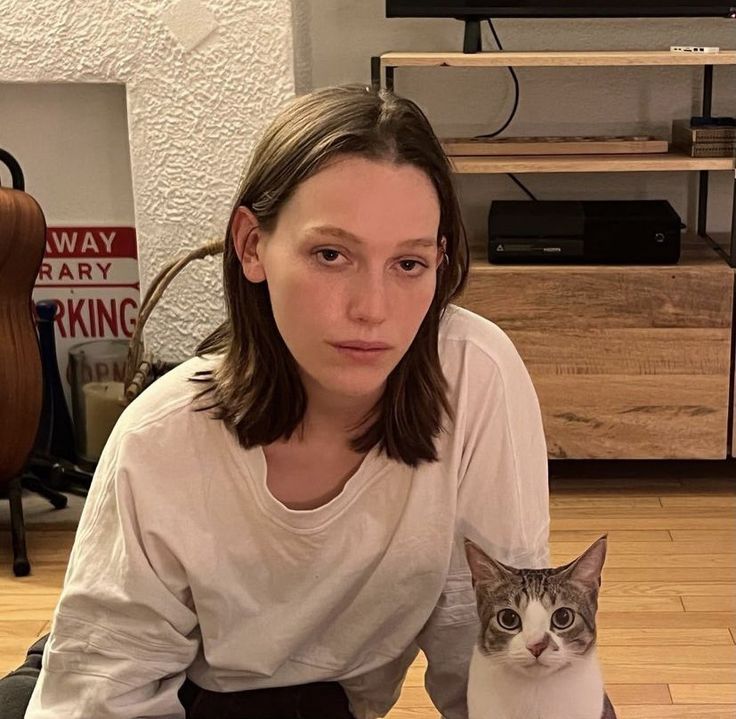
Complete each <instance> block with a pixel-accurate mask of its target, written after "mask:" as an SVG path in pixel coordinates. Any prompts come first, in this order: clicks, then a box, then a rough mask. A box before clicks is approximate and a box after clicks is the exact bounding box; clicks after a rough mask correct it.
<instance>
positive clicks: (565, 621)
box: [552, 607, 575, 629]
mask: <svg viewBox="0 0 736 719" xmlns="http://www.w3.org/2000/svg"><path fill="white" fill-rule="evenodd" d="M574 621H575V612H573V610H572V609H568V608H567V607H560V608H559V609H558V610H556V611H555V613H554V614H553V615H552V626H553V627H554V628H555V629H568V628H569V627H571V626H572V623H573V622H574Z"/></svg>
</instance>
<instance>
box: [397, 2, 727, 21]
mask: <svg viewBox="0 0 736 719" xmlns="http://www.w3.org/2000/svg"><path fill="white" fill-rule="evenodd" d="M386 17H449V18H457V19H459V20H464V19H466V18H475V19H479V18H483V19H485V18H487V17H490V18H494V19H495V18H502V17H508V18H512V17H513V18H555V17H559V18H565V17H570V18H573V17H577V18H596V17H601V18H616V17H619V18H625V17H723V18H725V17H730V18H733V17H736V0H731V1H730V2H729V1H726V2H715V1H714V0H687V1H686V0H644V1H643V2H640V1H639V0H572V1H571V2H568V0H520V1H519V2H510V1H509V0H506V2H503V1H502V2H491V0H386Z"/></svg>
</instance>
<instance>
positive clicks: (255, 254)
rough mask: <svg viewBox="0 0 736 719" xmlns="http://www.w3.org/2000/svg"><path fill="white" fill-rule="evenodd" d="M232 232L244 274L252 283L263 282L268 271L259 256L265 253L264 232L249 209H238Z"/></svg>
mask: <svg viewBox="0 0 736 719" xmlns="http://www.w3.org/2000/svg"><path fill="white" fill-rule="evenodd" d="M230 231H231V233H232V236H233V244H234V245H235V253H236V254H237V256H238V259H239V260H240V266H241V267H242V268H243V274H244V275H245V276H246V278H247V279H249V280H250V281H251V282H256V283H257V282H263V281H264V280H265V279H266V270H265V267H264V266H263V262H262V261H261V257H260V256H259V251H260V253H261V254H262V253H263V245H262V244H261V240H262V239H263V231H262V230H261V228H260V226H259V225H258V220H257V219H256V216H255V215H254V214H253V213H252V212H251V211H250V210H249V209H248V208H247V207H238V209H237V210H236V211H235V217H233V222H232V226H231V228H230Z"/></svg>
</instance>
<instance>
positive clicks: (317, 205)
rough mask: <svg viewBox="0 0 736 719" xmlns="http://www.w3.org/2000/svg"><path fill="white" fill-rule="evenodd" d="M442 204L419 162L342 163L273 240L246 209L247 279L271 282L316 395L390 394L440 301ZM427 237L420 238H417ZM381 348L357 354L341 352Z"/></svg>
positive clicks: (299, 202)
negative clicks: (387, 388) (348, 346)
mask: <svg viewBox="0 0 736 719" xmlns="http://www.w3.org/2000/svg"><path fill="white" fill-rule="evenodd" d="M439 220H440V205H439V200H438V197H437V193H436V191H435V189H434V186H433V185H432V183H431V181H430V179H429V178H428V177H427V176H426V175H425V174H424V173H423V172H422V171H421V170H419V169H417V168H416V167H413V166H411V165H394V164H392V163H390V162H385V161H373V160H368V159H365V158H362V157H356V156H341V157H340V158H338V159H336V160H333V161H332V162H331V163H330V164H328V165H327V166H326V167H325V168H323V169H322V170H321V171H320V172H318V173H317V174H316V175H314V176H312V177H311V178H309V179H308V180H305V181H304V182H303V183H302V184H300V185H299V186H298V187H297V189H296V191H295V192H294V194H293V195H292V197H291V198H290V199H289V201H288V202H287V203H286V204H285V205H284V207H283V208H282V210H281V212H280V214H279V217H278V223H277V226H276V229H275V230H274V231H273V232H272V233H271V234H265V233H264V232H263V231H262V230H261V229H260V228H258V227H254V224H253V223H254V217H253V215H252V214H251V213H250V212H249V210H247V209H246V208H240V210H239V211H238V214H237V215H236V217H235V219H234V221H233V234H234V236H235V241H236V248H237V250H238V254H239V256H240V257H241V259H242V262H243V271H244V273H245V275H246V277H248V279H250V280H251V281H254V282H259V281H263V280H264V279H265V280H266V281H267V282H268V290H269V294H270V298H271V305H272V307H273V314H274V318H275V321H276V325H277V326H278V329H279V331H280V332H281V335H282V337H283V339H284V342H285V343H286V345H287V347H288V348H289V350H290V351H291V353H292V355H293V356H294V358H295V360H296V362H297V363H298V365H299V367H300V372H301V376H302V381H303V382H304V385H305V389H306V390H307V394H308V396H310V397H311V396H312V395H313V394H315V393H316V394H317V395H319V396H321V397H325V396H329V397H330V398H331V399H332V400H337V405H339V398H344V399H345V400H350V399H352V400H357V399H359V398H360V399H365V400H370V401H371V402H372V401H375V399H377V398H378V396H380V393H381V392H382V390H383V387H384V385H385V381H386V378H387V377H388V375H389V373H390V372H391V371H392V370H393V369H394V367H395V366H396V365H397V364H398V362H399V361H400V360H401V358H402V356H403V355H404V353H405V352H406V351H407V349H408V348H409V346H410V344H411V343H412V340H413V339H414V337H415V335H416V333H417V331H418V329H419V326H420V325H421V323H422V320H423V319H424V316H425V315H426V313H427V310H428V309H429V306H430V304H431V302H432V298H433V297H434V292H435V285H436V272H437V267H438V266H439V264H440V262H441V260H442V258H443V250H442V248H441V247H438V245H437V231H438V227H439ZM414 240H416V242H413V241H414ZM356 340H357V341H364V342H380V343H385V344H386V345H388V346H389V349H386V350H384V351H380V352H372V353H361V354H358V355H356V354H353V353H350V352H345V351H341V350H340V349H338V347H336V345H340V344H343V343H349V342H353V341H356Z"/></svg>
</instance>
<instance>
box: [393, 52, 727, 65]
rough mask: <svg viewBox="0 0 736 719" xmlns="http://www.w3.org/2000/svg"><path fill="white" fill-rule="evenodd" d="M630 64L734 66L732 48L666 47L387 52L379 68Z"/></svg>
mask: <svg viewBox="0 0 736 719" xmlns="http://www.w3.org/2000/svg"><path fill="white" fill-rule="evenodd" d="M630 65H660V66H668V65H672V66H674V65H701V66H702V65H736V50H721V51H720V52H717V53H703V54H696V53H689V52H688V53H685V52H670V51H669V50H609V51H605V52H571V51H565V52H551V51H550V52H506V51H494V52H478V53H472V54H470V53H463V52H387V53H384V54H383V55H381V67H382V68H385V67H512V66H513V67H576V66H577V67H595V66H598V67H619V66H630Z"/></svg>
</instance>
